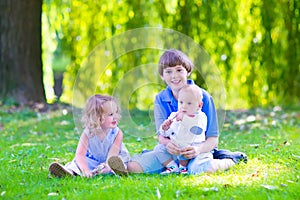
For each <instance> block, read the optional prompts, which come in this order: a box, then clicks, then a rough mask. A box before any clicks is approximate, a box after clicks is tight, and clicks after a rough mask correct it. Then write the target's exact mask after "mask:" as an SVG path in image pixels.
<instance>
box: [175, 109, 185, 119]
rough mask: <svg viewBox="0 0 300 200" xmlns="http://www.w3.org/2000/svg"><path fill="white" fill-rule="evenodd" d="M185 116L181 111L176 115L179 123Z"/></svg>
mask: <svg viewBox="0 0 300 200" xmlns="http://www.w3.org/2000/svg"><path fill="white" fill-rule="evenodd" d="M183 115H184V113H183V112H181V111H179V112H178V113H177V114H176V120H177V121H182V118H183Z"/></svg>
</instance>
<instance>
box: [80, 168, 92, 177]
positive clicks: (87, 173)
mask: <svg viewBox="0 0 300 200" xmlns="http://www.w3.org/2000/svg"><path fill="white" fill-rule="evenodd" d="M81 174H82V177H86V178H92V177H93V176H94V175H93V172H92V171H90V170H89V169H86V170H81Z"/></svg>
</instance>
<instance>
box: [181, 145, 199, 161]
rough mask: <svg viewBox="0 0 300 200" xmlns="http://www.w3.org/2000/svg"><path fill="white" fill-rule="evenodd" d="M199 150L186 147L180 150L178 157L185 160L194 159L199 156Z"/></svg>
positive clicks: (193, 147) (194, 147)
mask: <svg viewBox="0 0 300 200" xmlns="http://www.w3.org/2000/svg"><path fill="white" fill-rule="evenodd" d="M199 153H200V152H199V150H198V148H197V147H196V146H187V147H184V148H182V149H181V151H180V155H182V156H183V157H185V158H187V159H192V158H195V157H196V156H197V155H198V154H199Z"/></svg>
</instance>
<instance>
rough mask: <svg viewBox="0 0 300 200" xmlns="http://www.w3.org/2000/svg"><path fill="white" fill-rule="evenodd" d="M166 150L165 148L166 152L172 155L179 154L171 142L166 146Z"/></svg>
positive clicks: (176, 147)
mask: <svg viewBox="0 0 300 200" xmlns="http://www.w3.org/2000/svg"><path fill="white" fill-rule="evenodd" d="M166 148H167V151H168V152H169V153H170V154H172V155H179V154H180V148H179V147H178V146H177V145H176V144H175V143H173V142H172V141H170V142H168V143H167V144H166Z"/></svg>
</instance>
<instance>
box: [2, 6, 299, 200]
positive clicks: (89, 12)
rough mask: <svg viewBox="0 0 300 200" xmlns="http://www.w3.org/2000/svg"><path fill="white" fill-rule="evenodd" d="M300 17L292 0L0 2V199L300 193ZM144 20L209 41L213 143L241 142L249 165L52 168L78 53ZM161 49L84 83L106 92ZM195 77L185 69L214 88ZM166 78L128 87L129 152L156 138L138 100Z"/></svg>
mask: <svg viewBox="0 0 300 200" xmlns="http://www.w3.org/2000/svg"><path fill="white" fill-rule="evenodd" d="M299 22H300V2H299V1H298V0H280V1H275V0H273V1H271V0H248V1H246V0H245V1H238V0H231V1H225V0H218V1H216V0H210V1H207V0H197V1H196V0H194V1H188V0H170V1H167V0H162V1H158V0H150V1H146V0H141V1H137V0H134V1H121V0H118V1H106V0H101V1H97V0H52V1H51V0H44V1H42V0H35V1H32V0H24V1H23V0H22V1H19V0H1V1H0V37H1V40H0V88H1V91H0V95H1V96H0V133H1V134H0V137H1V140H0V165H1V168H0V174H1V178H0V196H1V199H99V198H101V199H202V198H203V199H205V198H207V199H299V188H300V176H299V169H300V166H299V163H300V162H299V159H300V155H299V148H300V143H299V141H300V140H299V132H300V131H299V127H300V124H299V121H300V115H299V109H300V108H299V95H300V92H299V88H300V87H299V84H300V75H299V74H300V73H299V68H300V65H299V63H300V56H299V52H300V43H299V39H300V38H299V35H300V34H299V29H300V25H299V24H300V23H299ZM148 27H157V28H165V29H170V30H174V31H177V32H178V33H182V34H183V35H186V36H188V37H190V38H191V39H192V40H193V41H195V42H196V43H197V44H199V46H202V47H203V48H204V49H205V50H206V52H207V54H208V55H209V56H210V58H211V60H212V61H213V63H214V64H215V66H217V68H218V71H219V74H218V75H220V77H221V80H222V84H223V86H224V88H225V90H226V102H225V105H226V106H225V109H226V116H225V117H224V125H223V129H222V130H221V134H220V140H219V148H224V149H229V150H232V151H242V152H245V153H246V154H247V155H248V163H247V164H244V163H241V164H239V165H236V166H234V167H233V168H231V169H230V170H228V171H225V172H217V173H215V174H206V173H204V174H200V175H195V176H184V177H183V176H176V175H171V176H164V177H162V176H160V175H147V174H144V175H131V176H129V177H127V178H119V177H116V176H98V177H95V178H93V179H82V178H80V177H74V178H71V179H67V178H66V179H56V178H51V177H48V167H49V164H50V163H51V162H53V161H57V162H60V163H63V164H65V163H67V162H69V161H70V160H72V159H73V158H74V153H75V150H76V146H77V142H78V139H79V136H80V135H79V134H77V131H76V129H75V124H74V118H73V117H74V116H73V111H74V110H72V106H71V103H72V89H73V86H74V84H75V82H74V81H75V80H76V75H77V73H78V72H79V71H80V69H81V67H82V64H83V63H84V61H85V59H87V58H88V57H89V55H90V53H91V52H92V51H93V50H94V49H95V48H96V47H97V46H98V45H99V44H101V43H102V42H104V41H109V39H110V38H113V37H114V36H116V35H118V34H123V33H124V32H126V31H130V30H135V29H136V28H148ZM166 39H168V38H166ZM185 50H186V49H185ZM185 52H186V53H187V54H188V55H189V54H190V53H191V52H189V51H185ZM161 53H162V51H161V50H157V51H155V50H153V49H143V50H140V51H138V50H137V51H133V52H128V54H126V56H122V57H118V59H116V60H115V61H114V62H112V63H110V65H109V66H108V68H107V71H105V76H102V78H101V79H100V80H99V82H98V83H97V85H96V87H95V85H92V87H86V90H92V92H93V91H97V92H103V93H108V94H110V93H112V92H113V90H114V87H115V85H114V83H118V81H119V80H120V79H122V77H123V76H125V75H126V74H127V73H128V72H130V71H131V70H132V68H134V67H136V66H147V64H148V63H150V64H153V65H152V66H153V68H156V67H157V65H156V64H157V61H158V59H159V56H160V55H161ZM142 69H145V68H142ZM142 72H143V73H145V72H147V71H142ZM139 73H140V72H139ZM148 75H149V74H148ZM203 77H205V76H203V74H199V73H193V74H192V78H193V79H194V80H195V82H196V83H197V84H199V85H200V86H201V87H204V88H205V89H207V90H208V91H209V92H211V93H214V92H215V91H214V88H210V87H207V84H206V83H207V79H205V78H203ZM142 78H144V77H136V79H133V80H131V79H126V80H127V81H128V82H126V84H124V87H127V88H128V87H130V86H132V85H134V84H136V83H139V81H140V79H142ZM156 78H157V80H159V77H156ZM206 78H208V77H206ZM218 78H219V77H218ZM108 80H110V82H109V84H107V83H108ZM130 81H131V82H130ZM223 86H222V87H223ZM162 87H163V86H162V85H160V86H159V87H157V85H154V86H153V87H152V88H151V87H141V90H139V91H136V92H133V93H130V96H125V97H124V98H127V100H128V99H130V104H129V107H128V109H132V110H131V111H132V112H131V114H132V115H131V118H130V117H122V119H121V121H120V124H119V127H120V128H121V129H122V130H123V132H124V142H125V144H126V146H127V148H128V149H129V151H130V152H131V154H132V155H133V154H138V153H140V152H141V151H142V150H143V149H151V148H153V147H154V145H156V144H157V138H156V137H155V130H154V129H155V127H154V126H147V125H148V124H149V123H148V122H149V120H148V119H149V117H150V118H151V116H152V115H149V113H148V111H146V112H144V109H146V110H147V109H150V110H151V107H150V108H149V107H146V108H145V107H144V106H145V105H151V104H152V103H153V96H154V94H155V93H156V92H157V91H158V90H159V89H161V88H162ZM54 88H55V89H54ZM143 89H145V90H146V91H143ZM145 93H146V94H147V95H145ZM125 100H126V99H125ZM216 100H220V99H216ZM46 103H47V104H46ZM122 109H127V108H122ZM138 110H139V111H142V112H139V111H138ZM132 121H134V123H135V125H136V127H134V126H131V124H132ZM134 128H138V129H139V130H141V129H140V128H143V129H142V130H143V131H140V132H136V129H134ZM135 132H136V133H148V134H147V137H139V136H138V135H133V134H132V133H135ZM47 177H48V178H47Z"/></svg>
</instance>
